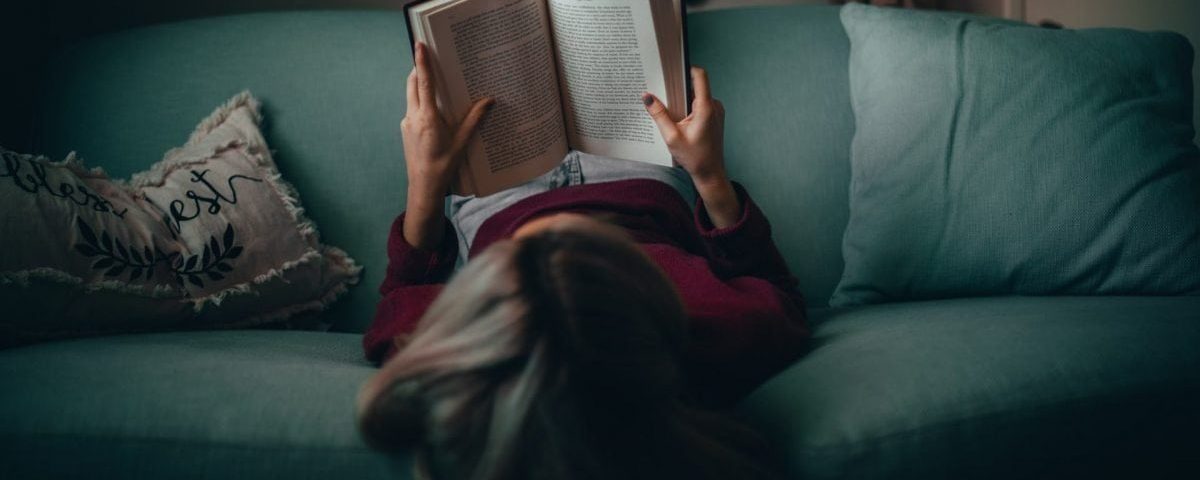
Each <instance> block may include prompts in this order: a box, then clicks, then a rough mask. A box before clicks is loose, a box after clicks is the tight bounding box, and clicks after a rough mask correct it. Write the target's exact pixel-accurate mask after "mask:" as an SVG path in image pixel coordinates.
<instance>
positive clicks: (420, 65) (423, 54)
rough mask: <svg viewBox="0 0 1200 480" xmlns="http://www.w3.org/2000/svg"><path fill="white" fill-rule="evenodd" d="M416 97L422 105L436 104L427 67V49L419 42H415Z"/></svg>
mask: <svg viewBox="0 0 1200 480" xmlns="http://www.w3.org/2000/svg"><path fill="white" fill-rule="evenodd" d="M417 97H418V102H419V103H420V104H421V106H422V107H427V106H433V105H436V104H435V103H434V102H435V100H434V99H433V78H432V75H430V68H429V49H428V48H427V47H426V46H425V44H424V43H421V42H418V43H417Z"/></svg>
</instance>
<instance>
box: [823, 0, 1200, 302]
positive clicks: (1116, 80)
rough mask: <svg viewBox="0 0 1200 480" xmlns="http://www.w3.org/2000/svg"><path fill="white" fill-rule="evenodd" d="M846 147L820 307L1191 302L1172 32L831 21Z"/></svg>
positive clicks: (1184, 118) (1189, 219)
mask: <svg viewBox="0 0 1200 480" xmlns="http://www.w3.org/2000/svg"><path fill="white" fill-rule="evenodd" d="M842 22H843V23H844V25H845V27H846V31H847V32H848V34H849V37H850V44H851V54H850V86H851V98H852V104H853V107H854V113H855V119H856V124H857V131H856V132H855V135H854V141H853V144H852V157H851V172H852V173H851V175H852V176H851V182H850V221H849V224H848V226H847V228H846V231H845V239H844V243H843V255H844V258H845V261H846V268H845V271H844V273H843V276H842V280H841V283H840V284H839V285H838V289H837V292H836V293H835V294H834V298H833V304H834V305H854V304H862V303H875V302H884V301H893V300H906V299H907V300H912V299H928V298H948V297H969V296H977V295H997V294H1028V295H1039V294H1040V295H1071V294H1075V295H1080V294H1082V295H1092V294H1096V295H1147V294H1148V295H1168V294H1198V293H1200V273H1197V272H1200V214H1198V212H1200V153H1198V151H1197V149H1196V146H1195V144H1194V143H1193V142H1192V136H1193V126H1192V116H1191V95H1192V92H1191V88H1192V86H1191V80H1190V72H1191V65H1192V56H1193V53H1192V49H1191V47H1190V46H1189V44H1188V42H1187V40H1186V39H1184V38H1183V37H1182V36H1180V35H1178V34H1174V33H1143V32H1135V31H1132V30H1118V29H1107V30H1105V29H1098V30H1078V31H1073V30H1051V29H1042V28H1036V27H1032V26H1028V25H1019V24H1012V23H1008V22H995V21H990V20H985V19H982V18H979V17H970V16H963V15H957V16H955V15H943V14H934V13H928V12H914V11H903V10H895V9H881V8H875V7H867V6H863V5H857V4H851V5H847V6H846V7H845V8H844V9H843V10H842Z"/></svg>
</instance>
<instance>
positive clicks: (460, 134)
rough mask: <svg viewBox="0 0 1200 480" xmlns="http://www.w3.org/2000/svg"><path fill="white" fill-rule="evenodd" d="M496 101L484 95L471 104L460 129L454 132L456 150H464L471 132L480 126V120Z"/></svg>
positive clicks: (459, 126)
mask: <svg viewBox="0 0 1200 480" xmlns="http://www.w3.org/2000/svg"><path fill="white" fill-rule="evenodd" d="M495 103H496V101H495V100H492V99H491V98H490V97H484V98H481V99H479V100H476V101H475V103H474V104H472V105H471V110H470V111H468V112H467V116H466V118H463V121H462V123H460V124H459V125H458V131H457V132H454V144H453V145H454V151H458V150H462V148H463V147H465V146H467V141H468V140H470V139H471V134H473V133H475V129H476V128H477V127H479V121H480V120H483V115H484V114H486V113H487V112H488V110H489V109H491V108H492V105H493V104H495Z"/></svg>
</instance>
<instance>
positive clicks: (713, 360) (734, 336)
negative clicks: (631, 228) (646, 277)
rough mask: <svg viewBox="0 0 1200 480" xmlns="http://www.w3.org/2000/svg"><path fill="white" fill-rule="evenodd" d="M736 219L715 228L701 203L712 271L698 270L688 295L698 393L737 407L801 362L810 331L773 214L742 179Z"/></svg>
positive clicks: (699, 223)
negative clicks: (762, 206) (760, 204)
mask: <svg viewBox="0 0 1200 480" xmlns="http://www.w3.org/2000/svg"><path fill="white" fill-rule="evenodd" d="M734 187H735V190H736V191H737V194H738V198H739V200H740V201H741V204H742V214H741V216H740V218H739V219H738V221H737V223H735V224H734V225H731V226H729V227H725V228H714V227H713V225H712V222H711V221H710V220H709V218H708V213H707V211H705V209H704V205H703V203H702V202H699V203H698V205H697V208H696V214H695V220H696V226H697V228H698V229H699V232H700V237H701V241H702V242H703V245H704V249H705V254H706V257H707V262H708V267H709V268H710V269H711V272H712V275H713V277H711V280H705V279H704V275H700V274H691V275H688V277H690V278H689V279H687V280H680V282H682V284H683V285H686V287H685V288H684V289H685V292H684V296H685V298H687V299H688V300H689V303H690V307H691V308H690V310H691V311H690V312H689V313H690V315H691V317H692V321H693V323H692V340H693V343H692V351H691V352H690V353H691V355H690V360H691V364H692V368H691V371H692V372H693V374H694V375H697V377H694V378H693V379H692V380H691V381H692V382H694V387H695V388H694V389H693V391H694V392H695V393H696V394H697V399H698V400H700V401H701V402H702V403H706V404H711V405H716V406H722V405H730V404H731V402H733V401H736V400H737V399H739V398H741V397H742V396H744V395H745V394H747V393H749V391H750V390H751V389H753V388H754V387H756V386H757V385H759V384H761V383H762V382H763V381H765V380H766V379H767V378H770V376H772V375H774V374H776V373H778V372H779V371H780V370H782V369H783V368H786V367H787V365H789V364H791V362H793V361H795V359H796V358H798V357H799V355H800V354H801V353H802V352H803V350H804V348H805V345H806V343H807V339H808V338H809V335H810V332H809V329H808V322H807V315H806V313H805V305H804V297H803V296H802V295H801V294H800V292H799V290H797V288H796V287H797V281H796V279H795V277H793V276H792V274H791V272H790V271H789V270H788V267H787V264H786V263H785V262H784V260H783V256H782V255H781V254H780V253H779V249H778V248H776V245H775V242H774V240H772V238H771V226H770V224H769V223H768V222H767V218H766V216H764V215H763V213H762V211H761V210H759V208H758V206H757V205H755V204H754V201H753V200H751V199H750V197H749V195H748V194H747V193H746V190H745V189H744V188H743V187H742V186H741V185H737V184H735V185H734Z"/></svg>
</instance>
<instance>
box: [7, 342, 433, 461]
mask: <svg viewBox="0 0 1200 480" xmlns="http://www.w3.org/2000/svg"><path fill="white" fill-rule="evenodd" d="M361 338H362V337H361V336H359V335H353V334H334V333H325V332H296V331H253V330H251V331H216V332H175V333H163V334H140V335H124V336H111V337H100V338H92V339H81V340H71V341H61V342H54V343H46V344H39V345H33V346H27V347H22V348H16V349H11V350H6V351H2V352H0V384H3V385H4V388H3V389H0V445H3V447H4V448H3V449H0V450H2V451H3V453H0V458H2V459H3V461H0V477H2V478H79V477H86V478H180V475H184V476H186V477H192V478H313V479H318V478H409V476H408V475H409V472H410V467H409V465H408V460H407V459H405V458H398V459H395V460H389V459H388V458H387V457H385V456H383V455H379V454H377V453H375V452H374V451H372V450H370V449H369V448H368V447H367V446H366V445H365V444H363V443H362V441H361V440H360V439H359V437H358V432H357V430H356V428H355V424H354V398H355V395H356V394H357V391H358V387H359V385H360V384H361V383H362V382H364V381H365V380H366V379H367V377H368V376H370V375H371V374H373V373H374V372H375V371H376V369H375V368H373V367H372V366H371V365H370V364H368V363H367V362H366V361H365V360H363V359H362V347H361Z"/></svg>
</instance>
